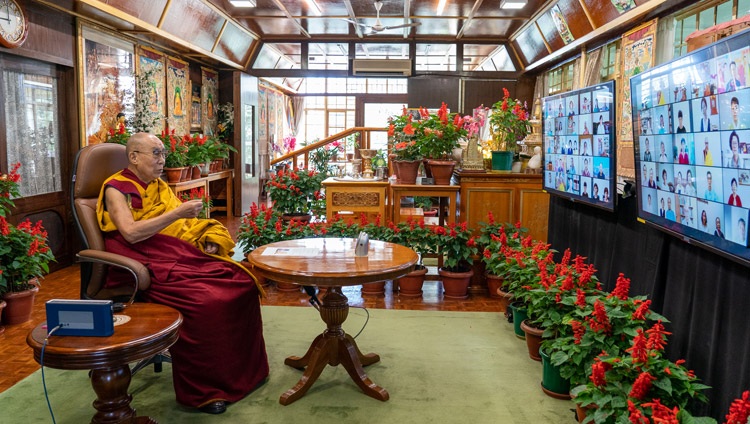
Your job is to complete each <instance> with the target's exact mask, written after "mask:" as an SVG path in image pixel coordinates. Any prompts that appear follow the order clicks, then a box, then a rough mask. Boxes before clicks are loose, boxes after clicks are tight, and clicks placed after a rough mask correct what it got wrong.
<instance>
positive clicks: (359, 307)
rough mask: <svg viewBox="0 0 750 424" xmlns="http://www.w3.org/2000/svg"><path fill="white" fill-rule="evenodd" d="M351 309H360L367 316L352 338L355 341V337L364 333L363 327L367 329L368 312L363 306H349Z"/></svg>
mask: <svg viewBox="0 0 750 424" xmlns="http://www.w3.org/2000/svg"><path fill="white" fill-rule="evenodd" d="M351 308H358V309H362V310H363V311H365V314H367V317H366V318H365V323H364V324H362V328H360V329H359V331H358V332H357V334H355V335H354V336H353V337H352V338H353V339H356V338H357V336H359V335H360V334H362V332H363V331H365V327H367V323H368V322H370V311H368V310H367V308H365V307H364V306H351Z"/></svg>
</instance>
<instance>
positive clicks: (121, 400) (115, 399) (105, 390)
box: [91, 364, 157, 424]
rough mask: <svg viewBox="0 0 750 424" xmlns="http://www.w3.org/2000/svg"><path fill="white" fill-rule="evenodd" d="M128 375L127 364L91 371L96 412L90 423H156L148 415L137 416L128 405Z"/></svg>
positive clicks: (130, 398) (129, 398) (129, 397)
mask: <svg viewBox="0 0 750 424" xmlns="http://www.w3.org/2000/svg"><path fill="white" fill-rule="evenodd" d="M130 377H131V374H130V367H129V366H128V365H127V364H125V365H122V366H120V367H116V368H104V369H94V370H92V371H91V385H92V386H93V388H94V392H96V396H97V399H96V400H95V401H94V408H96V411H97V412H96V414H95V415H94V417H93V418H92V419H91V422H92V424H105V423H106V424H120V423H137V424H157V422H156V421H154V420H152V419H151V418H149V417H137V416H136V414H135V409H133V408H131V407H130V401H131V400H132V399H133V397H132V396H130V395H129V394H128V386H130Z"/></svg>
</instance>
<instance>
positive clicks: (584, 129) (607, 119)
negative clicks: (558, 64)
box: [542, 81, 615, 210]
mask: <svg viewBox="0 0 750 424" xmlns="http://www.w3.org/2000/svg"><path fill="white" fill-rule="evenodd" d="M613 93H614V82H613V81H610V82H608V83H604V84H598V85H595V86H591V87H587V88H584V89H580V90H576V91H572V92H568V93H563V94H560V95H556V96H550V97H545V98H544V99H542V108H543V109H542V110H543V111H544V122H543V132H544V151H545V152H546V154H545V167H544V188H545V189H547V190H549V192H550V193H552V194H559V195H562V196H564V197H566V198H569V199H575V200H578V201H582V202H586V203H590V204H594V205H596V206H599V207H603V208H606V209H610V210H612V209H614V205H615V203H614V201H615V193H614V184H613V179H612V177H613V173H614V169H613V168H614V162H613V160H612V159H613V155H612V152H611V147H612V146H613V143H612V140H613V135H614V134H613V133H614V125H613V122H614V121H613V117H614V110H613V104H614V96H613Z"/></svg>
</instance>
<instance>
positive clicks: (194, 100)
mask: <svg viewBox="0 0 750 424" xmlns="http://www.w3.org/2000/svg"><path fill="white" fill-rule="evenodd" d="M190 99H191V102H190V131H200V130H201V85H200V84H195V83H193V93H192V96H191V97H190Z"/></svg>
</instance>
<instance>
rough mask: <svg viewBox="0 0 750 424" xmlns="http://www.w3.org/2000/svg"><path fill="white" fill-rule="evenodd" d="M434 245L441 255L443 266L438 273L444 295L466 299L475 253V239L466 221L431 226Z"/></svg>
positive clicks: (472, 273)
mask: <svg viewBox="0 0 750 424" xmlns="http://www.w3.org/2000/svg"><path fill="white" fill-rule="evenodd" d="M432 231H433V233H434V234H433V238H434V240H435V241H434V243H435V246H438V247H439V249H440V252H439V253H440V254H441V255H442V256H443V266H442V267H441V268H439V269H438V274H439V275H440V278H441V280H442V281H443V289H444V290H445V297H446V298H448V299H466V298H467V297H468V296H469V295H468V290H469V282H470V281H471V276H472V275H474V272H473V271H472V270H471V263H472V261H473V258H474V255H476V254H477V243H476V239H475V238H474V236H473V235H472V230H471V229H469V228H468V227H467V224H466V222H462V223H460V224H457V223H450V224H448V225H447V226H445V227H441V226H435V227H433V230H432Z"/></svg>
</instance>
